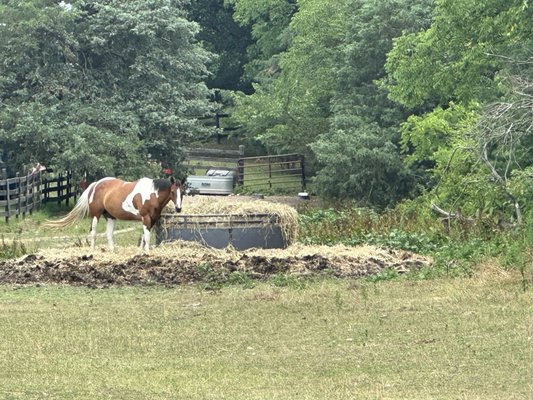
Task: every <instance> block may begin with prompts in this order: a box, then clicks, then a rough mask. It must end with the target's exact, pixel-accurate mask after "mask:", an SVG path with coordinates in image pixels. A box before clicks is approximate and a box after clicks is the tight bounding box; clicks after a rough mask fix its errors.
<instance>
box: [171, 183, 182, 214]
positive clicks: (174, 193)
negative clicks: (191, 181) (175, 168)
mask: <svg viewBox="0 0 533 400" xmlns="http://www.w3.org/2000/svg"><path fill="white" fill-rule="evenodd" d="M170 183H171V186H170V196H171V197H170V199H171V200H172V201H173V202H174V204H175V205H176V212H181V205H182V203H183V196H184V194H185V181H184V180H179V181H176V179H174V177H171V178H170Z"/></svg>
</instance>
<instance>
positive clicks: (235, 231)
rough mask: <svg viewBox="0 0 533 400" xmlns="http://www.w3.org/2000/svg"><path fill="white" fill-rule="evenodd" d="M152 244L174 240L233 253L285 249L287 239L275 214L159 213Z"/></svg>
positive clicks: (288, 239) (287, 242) (287, 243)
mask: <svg viewBox="0 0 533 400" xmlns="http://www.w3.org/2000/svg"><path fill="white" fill-rule="evenodd" d="M155 235H156V244H158V245H159V244H161V243H164V242H169V241H174V240H185V241H194V242H198V243H201V244H203V245H205V246H209V247H213V248H217V249H223V248H226V247H233V248H235V249H236V250H246V249H250V248H262V249H274V248H286V247H287V246H288V245H289V244H290V243H289V241H290V237H287V236H288V235H287V234H286V233H285V232H284V229H283V227H282V226H281V225H280V221H279V217H278V216H277V215H275V214H268V213H252V214H189V215H183V214H170V213H168V214H162V215H161V218H160V220H159V221H158V223H157V224H156V226H155Z"/></svg>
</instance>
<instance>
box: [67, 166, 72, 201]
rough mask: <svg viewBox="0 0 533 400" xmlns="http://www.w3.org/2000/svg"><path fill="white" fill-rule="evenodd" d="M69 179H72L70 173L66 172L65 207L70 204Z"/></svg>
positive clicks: (69, 171)
mask: <svg viewBox="0 0 533 400" xmlns="http://www.w3.org/2000/svg"><path fill="white" fill-rule="evenodd" d="M71 178H72V171H71V170H68V171H67V194H66V197H67V200H66V204H67V206H68V205H69V203H70V193H71V188H70V181H71Z"/></svg>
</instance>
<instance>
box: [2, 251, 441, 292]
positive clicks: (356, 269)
mask: <svg viewBox="0 0 533 400" xmlns="http://www.w3.org/2000/svg"><path fill="white" fill-rule="evenodd" d="M426 266H431V259H429V258H427V257H422V256H420V255H417V254H413V253H409V252H405V251H397V250H387V249H381V248H376V247H372V246H364V247H358V248H350V247H345V246H332V247H328V246H318V247H311V246H302V245H296V246H291V247H289V248H287V249H284V250H268V251H267V250H252V251H246V252H236V251H231V250H228V249H226V250H213V249H206V248H203V247H200V246H198V245H191V244H189V243H181V242H177V243H173V244H171V245H165V246H160V247H158V248H156V249H154V250H153V251H152V252H151V253H150V254H138V250H137V249H136V248H120V249H118V250H117V252H116V253H106V252H105V251H101V250H97V251H95V252H94V254H89V253H88V250H87V249H83V248H80V249H71V250H69V251H67V252H65V251H62V252H61V253H59V252H57V251H55V252H54V250H49V251H42V252H39V253H36V254H31V255H27V256H25V257H22V258H19V259H16V260H7V261H1V262H0V283H3V284H49V283H54V284H71V285H80V286H88V287H106V286H111V285H153V284H161V285H171V286H173V285H183V284H189V283H194V282H205V283H223V282H225V281H228V280H230V281H231V279H232V277H246V278H247V279H259V280H262V279H267V278H268V277H269V276H272V275H274V274H280V273H283V274H292V275H295V276H313V275H319V274H330V275H333V276H336V277H342V278H348V277H364V276H369V275H373V274H377V273H380V272H383V271H384V270H387V269H389V270H395V271H398V272H401V273H403V272H407V271H410V270H412V269H418V268H421V267H426Z"/></svg>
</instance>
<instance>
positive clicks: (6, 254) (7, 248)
mask: <svg viewBox="0 0 533 400" xmlns="http://www.w3.org/2000/svg"><path fill="white" fill-rule="evenodd" d="M25 254H27V249H26V245H25V244H24V243H22V242H20V241H19V240H17V239H16V238H15V239H13V240H11V242H6V240H5V238H4V235H3V234H2V243H1V244H0V260H1V259H8V258H17V257H20V256H23V255H25Z"/></svg>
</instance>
